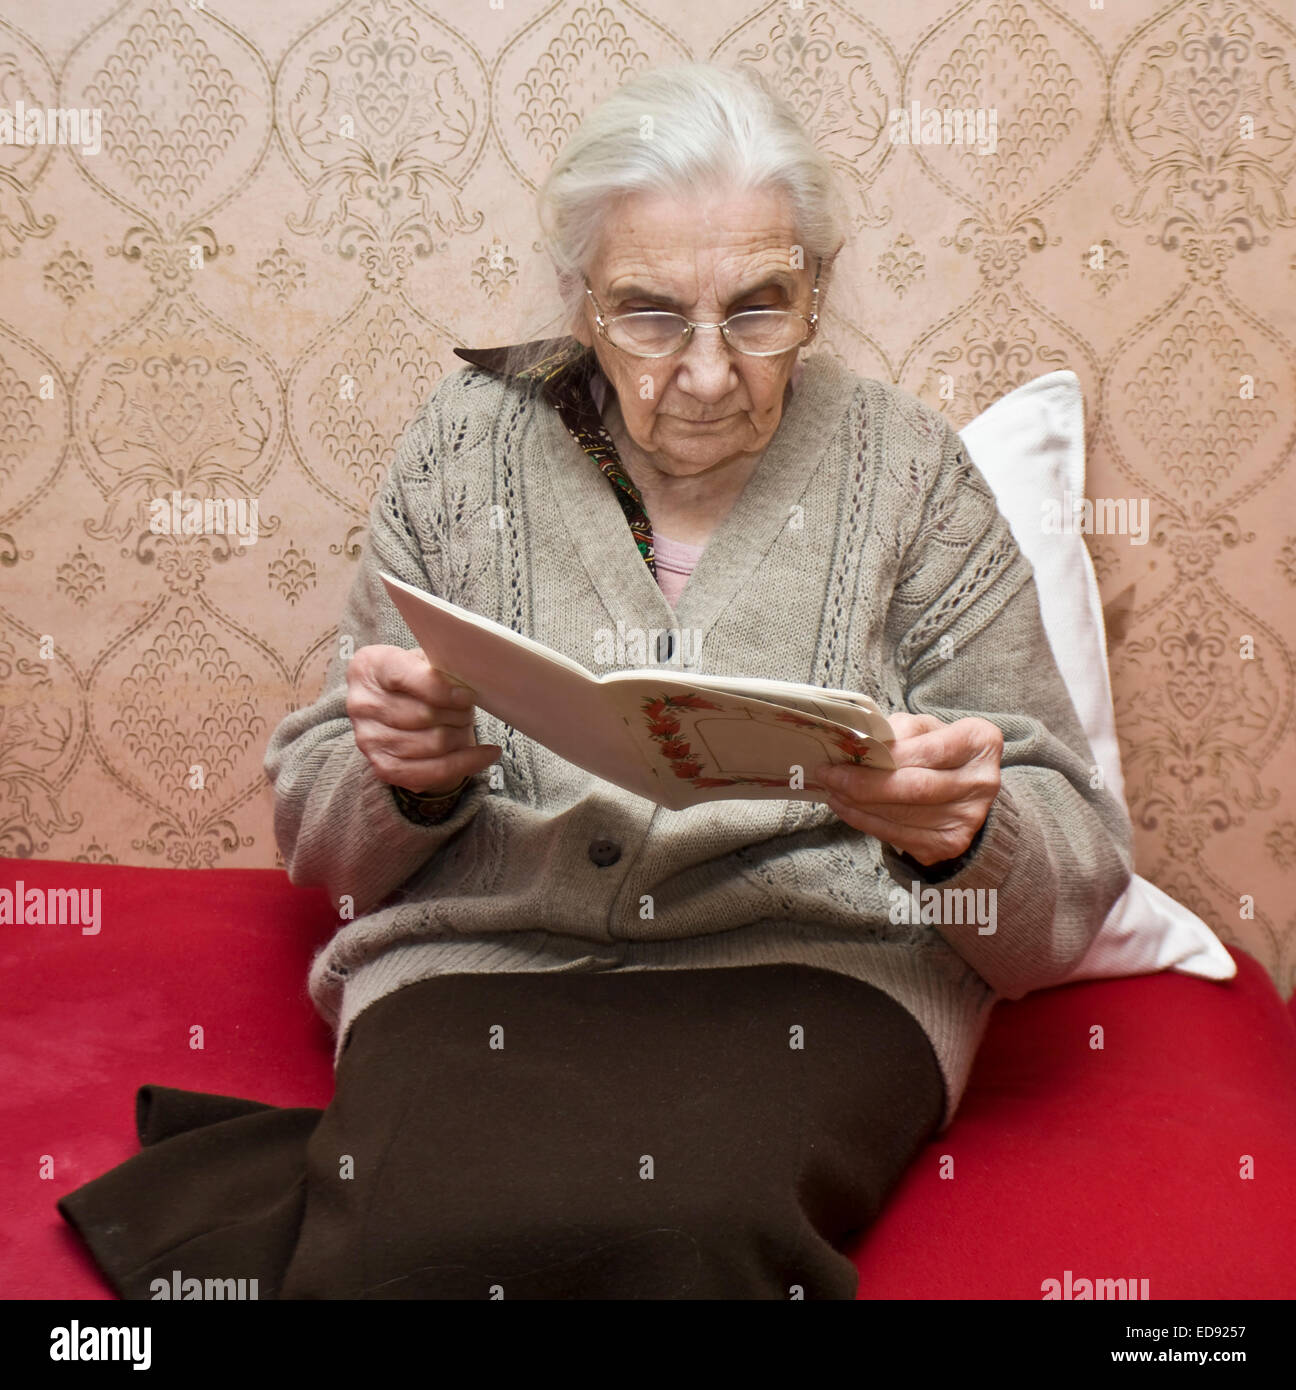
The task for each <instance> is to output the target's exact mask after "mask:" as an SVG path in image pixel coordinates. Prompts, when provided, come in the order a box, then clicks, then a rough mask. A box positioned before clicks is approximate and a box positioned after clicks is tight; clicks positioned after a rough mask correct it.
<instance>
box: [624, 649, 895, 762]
mask: <svg viewBox="0 0 1296 1390" xmlns="http://www.w3.org/2000/svg"><path fill="white" fill-rule="evenodd" d="M663 674H665V675H668V676H669V677H670V678H671V679H673V680H683V679H687V680H689V681H691V682H692V683H693V685H694V688H695V689H697V690H706V691H714V692H716V693H718V694H724V695H742V696H747V697H749V698H751V699H756V700H764V701H765V702H766V703H768V704H772V705H779V706H781V707H782V708H784V709H790V710H797V711H799V712H800V713H802V714H809V715H813V716H814V717H815V718H817V719H828V720H835V721H836V722H837V723H839V724H845V725H846V726H847V727H848V728H851V729H854V730H856V731H857V732H858V733H861V734H868V736H869V737H870V738H875V739H877V740H878V741H879V742H880V743H890V742H892V741H893V740H894V739H895V730H894V729H892V727H891V725H890V724H888V723H887V720H886V716H885V715H884V714H883V713H882V711H881V710H880V709H879V708H878V706H877V704H876V703H875V702H874V701H873V700H871V699H869V697H868V696H867V695H861V694H858V693H856V692H855V691H852V690H835V689H833V688H832V687H829V686H824V687H820V686H817V685H803V684H801V683H799V682H795V681H771V680H762V679H760V678H759V677H753V678H750V679H748V678H747V677H743V676H710V675H704V674H702V673H700V672H696V671H688V672H684V671H681V670H679V669H678V668H674V669H672V668H670V667H652V668H647V669H640V670H633V671H610V672H608V673H607V674H606V675H603V676H600V677H599V679H600V681H601V682H602V683H604V684H606V685H611V684H614V683H620V682H623V681H630V682H639V681H648V682H649V683H651V682H652V681H653V680H655V679H657V678H659V677H660V676H662V675H663Z"/></svg>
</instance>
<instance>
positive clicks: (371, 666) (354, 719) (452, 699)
mask: <svg viewBox="0 0 1296 1390" xmlns="http://www.w3.org/2000/svg"><path fill="white" fill-rule="evenodd" d="M346 710H347V715H348V716H349V718H350V720H351V727H352V728H353V729H354V730H355V740H356V747H357V748H359V749H360V751H361V752H362V753H363V754H364V755H365V757H366V758H368V760H369V765H370V766H371V767H372V768H373V770H374V772H375V773H377V775H378V777H379V778H380V779H381V780H382V781H384V782H387V783H390V785H392V786H393V787H404V788H405V789H406V790H407V791H412V792H426V793H430V794H431V795H434V796H435V795H439V794H441V793H443V792H450V791H453V790H454V789H455V788H456V787H457V786H458V785H459V784H460V782H462V781H463V779H464V778H465V777H471V776H473V775H474V774H475V773H478V772H481V771H482V770H483V769H484V768H487V767H489V766H490V765H491V763H493V762H495V761H496V759H498V758H499V756H500V754H501V753H502V752H503V751H504V750H503V749H502V748H500V746H499V745H498V744H494V743H488V744H480V745H479V744H478V742H477V734H476V731H475V729H474V728H473V692H472V691H471V690H470V689H468V687H467V686H462V685H456V684H455V682H453V681H452V680H451V679H450V677H449V676H447V675H446V674H445V673H444V672H442V671H438V670H436V669H435V668H434V667H433V665H432V663H431V662H430V661H429V660H428V659H427V656H426V655H425V654H424V652H423V650H422V648H420V647H415V648H414V649H413V650H412V651H406V650H405V649H404V648H403V647H385V646H370V647H361V648H360V649H359V650H358V651H357V652H356V653H355V655H354V656H352V658H351V660H350V661H349V662H348V663H347V700H346Z"/></svg>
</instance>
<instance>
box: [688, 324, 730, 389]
mask: <svg viewBox="0 0 1296 1390" xmlns="http://www.w3.org/2000/svg"><path fill="white" fill-rule="evenodd" d="M736 356H737V354H736V353H735V352H734V350H733V348H731V347H730V346H729V344H728V343H727V342H726V341H725V336H724V334H723V333H722V332H721V331H720V325H719V324H718V323H705V324H701V325H699V326H697V327H695V328H694V329H693V336H692V337H691V338H690V339H689V341H688V343H687V344H686V345H685V347H684V350H683V352H682V353H681V354H680V381H679V384H680V386H681V387H683V388H684V389H685V390H686V391H688V393H689V394H690V395H691V396H697V397H699V398H700V399H703V400H719V399H720V398H721V397H723V396H727V395H728V394H729V392H730V391H732V390H733V388H734V386H735V385H736V384H737V372H738V369H737V365H736V363H735V361H734V359H735V357H736Z"/></svg>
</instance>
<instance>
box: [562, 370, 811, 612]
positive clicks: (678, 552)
mask: <svg viewBox="0 0 1296 1390" xmlns="http://www.w3.org/2000/svg"><path fill="white" fill-rule="evenodd" d="M804 365H805V364H804V363H803V362H801V361H800V360H798V361H797V364H796V366H795V367H793V369H792V372H791V380H790V383H789V384H790V385H791V386H792V388H793V390H795V389H796V385H797V382H798V381H799V380H800V377H801V371H802V368H803V367H804ZM590 394H591V395H592V396H593V397H594V404H595V405H596V406H597V407H598V411H599V414H600V415H601V414H602V413H603V406H604V403H605V402H606V400H607V381H606V378H605V377H604V376H603V373H602V372H597V373H595V375H594V378H593V380H592V381H591V382H590ZM705 549H706V546H705V545H686V544H685V543H684V542H683V541H675V540H671V538H670V537H669V536H663V535H662V534H661V532H660V531H654V532H653V554H654V556H655V558H656V561H657V584H658V587H659V588H660V589H661V591H662V593H663V595H664V596H665V598H666V602H667V603H669V604H670V606H671V607H672V608H674V606H675V604H676V601H677V600H678V599H679V596H680V594H681V593H683V591H684V585H685V584H687V583H688V577H689V575H690V574H692V573H693V568H694V566H695V565H696V564H697V562H698V561H699V560H700V559H701V558H702V552H703V551H704V550H705Z"/></svg>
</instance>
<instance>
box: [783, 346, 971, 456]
mask: <svg viewBox="0 0 1296 1390" xmlns="http://www.w3.org/2000/svg"><path fill="white" fill-rule="evenodd" d="M805 371H806V373H809V374H813V376H814V377H817V378H818V379H819V380H820V381H828V382H832V383H836V384H837V385H838V387H839V389H845V390H849V391H851V392H852V396H851V414H852V415H854V417H855V418H854V419H853V420H852V421H851V428H852V429H853V430H854V431H855V432H856V433H860V432H866V433H867V435H868V436H869V437H870V438H871V439H873V440H875V441H876V442H877V444H878V445H879V447H881V448H883V449H889V450H901V451H904V450H908V451H914V450H920V451H922V452H924V453H934V454H935V455H936V456H940V455H941V454H943V453H944V452H946V451H947V450H948V449H949V448H950V446H951V440H952V439H953V438H954V436H955V430H954V426H953V424H952V423H951V422H950V420H949V418H948V417H947V416H945V415H944V414H943V413H942V412H941V411H940V410H939V409H938V408H937V407H936V406H934V405H932V404H931V403H930V402H928V401H925V400H923V399H921V397H919V396H917V395H915V394H914V393H913V392H912V391H908V390H906V389H905V388H904V387H902V386H897V385H896V384H895V383H894V382H890V381H884V380H882V379H880V378H878V377H871V376H865V375H863V374H862V373H860V372H856V371H853V370H852V369H851V368H850V367H848V366H846V365H845V363H843V362H842V361H841V360H840V359H839V358H837V357H833V356H831V355H829V354H828V353H818V354H816V355H815V356H813V357H808V358H806V360H805Z"/></svg>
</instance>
